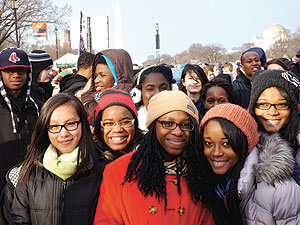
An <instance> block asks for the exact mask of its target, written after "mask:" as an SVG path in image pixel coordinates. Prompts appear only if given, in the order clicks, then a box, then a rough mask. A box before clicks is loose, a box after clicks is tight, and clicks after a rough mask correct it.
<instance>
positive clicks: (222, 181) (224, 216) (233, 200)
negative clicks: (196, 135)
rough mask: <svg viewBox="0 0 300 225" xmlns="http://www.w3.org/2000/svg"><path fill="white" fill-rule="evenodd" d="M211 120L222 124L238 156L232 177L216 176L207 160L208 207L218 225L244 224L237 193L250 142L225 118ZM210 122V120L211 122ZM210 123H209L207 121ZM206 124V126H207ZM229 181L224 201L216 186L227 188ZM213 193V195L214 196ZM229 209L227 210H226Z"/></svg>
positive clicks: (205, 194)
mask: <svg viewBox="0 0 300 225" xmlns="http://www.w3.org/2000/svg"><path fill="white" fill-rule="evenodd" d="M211 120H216V121H218V122H219V123H220V125H221V127H222V130H223V133H224V135H225V136H226V138H227V139H228V140H229V143H230V145H231V146H232V149H233V151H234V152H235V153H236V155H237V156H238V162H237V164H236V165H235V166H234V167H233V168H232V169H231V171H230V177H228V176H227V175H226V174H225V175H216V174H215V173H214V172H213V170H212V168H211V166H210V164H209V163H208V161H207V160H205V165H204V166H205V170H206V171H207V173H208V174H209V177H208V178H209V179H210V182H209V189H210V190H209V191H208V192H206V193H204V196H203V197H204V198H205V199H206V200H207V201H208V205H209V206H210V207H211V209H212V213H213V216H214V220H215V223H216V224H217V225H229V224H230V225H232V224H233V225H235V224H236V225H240V224H243V222H242V217H241V213H240V209H239V203H240V200H239V196H238V193H237V183H238V179H239V175H240V171H241V170H242V168H243V166H244V163H245V159H246V156H247V151H248V141H247V137H246V136H245V134H244V133H243V132H242V131H241V130H240V129H239V128H238V127H236V126H235V125H234V124H233V123H232V122H230V121H228V120H226V119H224V118H213V119H211ZM209 121H210V120H209ZM207 122H208V121H207ZM207 122H206V124H207ZM206 124H205V125H206ZM205 125H204V126H203V127H202V129H201V148H202V151H203V147H204V141H203V130H204V127H205ZM228 179H231V184H230V187H229V191H228V194H227V197H226V198H225V199H224V200H223V199H221V198H220V197H219V196H218V195H217V194H216V193H213V192H214V189H215V188H216V186H217V185H218V184H219V185H222V186H225V185H226V183H227V182H228ZM212 193H213V194H212ZM226 207H227V208H226Z"/></svg>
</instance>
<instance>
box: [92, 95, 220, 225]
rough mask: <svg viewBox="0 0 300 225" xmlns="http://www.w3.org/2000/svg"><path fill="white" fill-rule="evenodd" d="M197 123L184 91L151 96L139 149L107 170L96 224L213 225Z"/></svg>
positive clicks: (108, 166) (192, 104) (192, 105)
mask: <svg viewBox="0 0 300 225" xmlns="http://www.w3.org/2000/svg"><path fill="white" fill-rule="evenodd" d="M172 99H173V100H174V101H172ZM175 100H176V101H175ZM114 122H116V121H114ZM198 124H199V115H198V110H197V108H196V107H195V105H194V103H193V102H192V100H191V99H190V98H189V97H188V96H187V95H186V94H184V93H183V92H182V91H176V90H173V91H162V92H160V93H158V94H156V95H154V96H153V97H152V98H151V99H150V101H149V105H148V115H147V122H146V125H147V128H148V129H149V131H148V132H147V133H146V134H145V136H144V138H143V140H142V142H141V144H140V146H139V147H138V149H137V150H136V151H134V152H130V153H128V154H126V155H124V156H122V157H120V158H119V159H117V160H115V161H113V162H111V163H110V164H108V165H107V166H106V167H105V170H104V174H103V182H102V185H101V188H100V196H99V200H98V206H97V210H96V214H95V219H94V224H95V225H98V224H110V225H113V224H120V225H121V224H125V225H129V224H130V225H137V224H174V225H177V224H214V222H213V218H212V215H211V212H210V210H209V209H207V208H205V206H204V204H203V202H202V198H201V196H202V193H203V192H205V191H206V189H205V188H206V185H204V184H205V183H206V181H205V179H206V178H205V176H204V175H203V174H202V169H201V168H202V165H203V160H204V158H203V157H201V154H200V150H199V132H198ZM198 184H199V185H198ZM201 184H202V185H201Z"/></svg>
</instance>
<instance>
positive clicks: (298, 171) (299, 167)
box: [294, 162, 300, 185]
mask: <svg viewBox="0 0 300 225" xmlns="http://www.w3.org/2000/svg"><path fill="white" fill-rule="evenodd" d="M294 177H295V180H296V182H297V183H298V184H299V185H300V164H299V163H297V162H295V165H294Z"/></svg>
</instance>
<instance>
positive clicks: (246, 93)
mask: <svg viewBox="0 0 300 225" xmlns="http://www.w3.org/2000/svg"><path fill="white" fill-rule="evenodd" d="M232 86H233V91H234V99H235V101H236V104H238V105H240V106H241V107H243V108H245V109H247V108H248V105H249V101H250V95H251V81H250V80H249V78H248V77H247V76H246V75H245V74H244V73H243V72H242V71H241V70H240V72H239V73H238V75H237V76H236V79H235V80H234V81H233V82H232Z"/></svg>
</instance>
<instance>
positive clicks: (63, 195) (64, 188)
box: [61, 181, 67, 224]
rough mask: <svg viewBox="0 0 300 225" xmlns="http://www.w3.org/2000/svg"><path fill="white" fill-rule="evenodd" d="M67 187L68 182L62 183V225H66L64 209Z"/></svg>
mask: <svg viewBox="0 0 300 225" xmlns="http://www.w3.org/2000/svg"><path fill="white" fill-rule="evenodd" d="M66 186H67V182H66V181H63V182H62V187H63V190H62V195H61V213H62V214H61V217H62V224H64V216H63V214H64V207H65V190H66Z"/></svg>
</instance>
